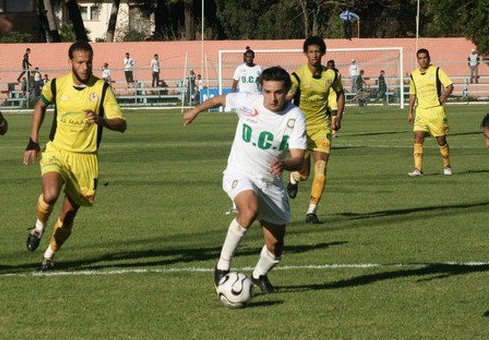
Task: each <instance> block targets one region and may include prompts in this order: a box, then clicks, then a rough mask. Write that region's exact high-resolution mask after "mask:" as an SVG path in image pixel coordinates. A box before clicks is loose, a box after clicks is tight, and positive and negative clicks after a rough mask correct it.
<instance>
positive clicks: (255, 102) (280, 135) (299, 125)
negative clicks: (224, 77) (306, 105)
mask: <svg viewBox="0 0 489 340" xmlns="http://www.w3.org/2000/svg"><path fill="white" fill-rule="evenodd" d="M226 109H229V110H231V111H234V112H235V113H236V114H237V115H238V118H239V121H238V125H237V127H236V134H235V136H234V141H233V146H232V148H231V152H230V154H229V158H228V165H227V168H226V171H237V172H242V173H244V174H246V175H249V176H252V177H256V178H262V179H265V180H270V181H273V180H274V179H275V177H274V176H273V175H272V174H270V163H271V161H272V160H273V159H274V158H276V157H278V158H285V157H286V155H287V152H288V149H303V150H305V149H306V146H307V145H306V134H305V121H304V115H303V114H302V112H301V110H300V109H299V108H297V107H296V106H295V105H293V104H291V103H287V104H286V107H285V108H284V109H283V110H282V111H280V112H273V111H270V110H268V109H266V108H265V107H264V106H263V95H261V94H258V95H257V94H248V93H240V92H238V93H230V94H228V95H227V96H226Z"/></svg>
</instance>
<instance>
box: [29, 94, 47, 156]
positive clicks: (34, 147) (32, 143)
mask: <svg viewBox="0 0 489 340" xmlns="http://www.w3.org/2000/svg"><path fill="white" fill-rule="evenodd" d="M47 107H48V104H46V103H45V102H44V101H43V99H42V98H41V99H39V100H38V101H37V104H36V107H35V108H34V113H33V114H32V121H31V134H30V136H29V142H28V143H27V147H26V149H25V152H24V165H28V164H29V163H30V162H31V163H34V162H35V161H36V158H37V156H38V155H39V153H40V152H41V148H40V147H39V130H40V129H41V125H42V122H43V121H44V117H45V115H46V109H47Z"/></svg>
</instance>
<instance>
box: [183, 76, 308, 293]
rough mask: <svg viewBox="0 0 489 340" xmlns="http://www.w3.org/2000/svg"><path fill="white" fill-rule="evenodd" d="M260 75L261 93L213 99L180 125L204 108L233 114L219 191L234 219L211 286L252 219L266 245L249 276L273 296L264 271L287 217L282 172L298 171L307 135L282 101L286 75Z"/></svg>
mask: <svg viewBox="0 0 489 340" xmlns="http://www.w3.org/2000/svg"><path fill="white" fill-rule="evenodd" d="M261 75H262V77H261V78H260V80H259V81H260V84H261V88H262V90H263V94H259V93H257V94H249V93H243V92H239V93H229V94H227V95H221V96H216V97H212V98H210V99H208V100H206V101H205V102H203V103H202V104H200V105H198V106H197V107H196V108H194V109H192V110H189V111H187V112H186V113H185V115H184V124H185V125H189V124H190V123H192V121H193V120H194V119H195V118H196V117H197V116H198V115H199V114H200V113H201V112H203V111H205V110H208V109H211V108H214V107H218V106H223V105H225V106H226V109H227V110H231V111H234V112H236V114H237V115H238V125H237V127H236V133H235V136H234V141H233V146H232V147H231V152H230V154H229V158H228V164H227V167H226V170H225V171H224V177H223V189H224V191H226V193H227V194H228V196H229V198H230V199H231V200H233V201H234V202H236V205H237V206H238V215H237V216H236V218H234V219H233V220H232V221H231V223H230V225H229V227H228V232H227V235H226V238H225V240H224V243H223V246H222V248H221V254H220V257H219V260H218V262H217V265H216V268H215V272H214V284H215V286H216V287H217V285H218V284H219V282H220V280H221V279H222V278H223V277H224V276H225V275H226V274H227V273H229V271H230V269H231V260H232V257H233V255H234V252H235V251H236V249H237V248H238V246H239V244H240V243H241V240H242V239H243V238H244V237H245V235H246V232H247V230H248V229H249V228H250V227H251V225H252V224H253V222H254V221H255V220H257V221H259V222H260V225H261V227H262V234H263V239H264V243H265V245H264V246H263V247H262V250H261V253H260V258H259V260H258V263H257V264H256V266H255V268H254V269H253V272H252V274H251V277H252V280H253V283H254V284H255V285H257V286H258V287H260V289H261V290H262V291H263V292H264V293H273V292H274V291H275V288H274V287H273V285H272V284H271V283H270V280H269V279H268V273H269V272H270V271H271V270H272V269H273V268H274V267H275V266H276V265H277V264H278V263H279V262H280V259H281V255H282V250H283V246H284V237H285V226H286V224H287V223H289V222H290V215H291V214H290V206H289V202H288V199H287V195H286V193H285V188H284V183H283V181H282V172H283V171H284V170H288V171H292V170H297V169H300V168H301V167H302V164H303V163H304V151H305V149H306V136H305V126H304V125H305V122H304V115H303V113H302V112H301V110H299V109H298V108H297V107H295V106H294V105H292V104H291V103H289V102H288V101H287V100H286V95H287V92H288V90H289V89H290V84H291V80H290V76H289V74H288V73H287V71H285V70H284V69H283V68H281V67H271V68H268V69H265V70H264V71H263V73H262V74H261Z"/></svg>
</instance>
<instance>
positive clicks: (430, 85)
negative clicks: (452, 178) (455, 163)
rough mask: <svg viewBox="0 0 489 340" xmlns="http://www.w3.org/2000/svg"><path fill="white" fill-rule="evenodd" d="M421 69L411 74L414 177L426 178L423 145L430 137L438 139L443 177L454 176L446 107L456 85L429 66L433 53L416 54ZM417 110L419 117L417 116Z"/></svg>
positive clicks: (409, 118) (439, 70)
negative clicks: (448, 138) (445, 104)
mask: <svg viewBox="0 0 489 340" xmlns="http://www.w3.org/2000/svg"><path fill="white" fill-rule="evenodd" d="M416 58H417V60H418V66H419V67H418V68H417V69H415V70H414V71H413V72H411V82H410V87H409V114H408V122H409V123H411V124H414V170H413V171H411V172H410V173H408V175H409V176H411V177H416V176H422V175H423V143H424V139H425V137H426V136H428V135H432V136H433V137H435V138H436V141H437V142H438V145H439V147H440V153H441V156H442V158H443V174H445V175H448V176H449V175H452V168H451V165H450V150H449V148H448V143H447V139H446V134H447V132H448V121H447V117H446V115H445V110H444V108H443V103H445V101H446V100H447V98H448V96H449V95H450V94H451V93H452V91H453V82H452V81H451V80H450V78H448V76H447V75H446V73H445V72H444V71H443V70H442V69H441V68H439V67H435V66H433V65H432V64H431V63H430V62H431V59H430V53H429V51H428V50H427V49H425V48H422V49H419V50H418V51H417V52H416ZM415 107H416V115H415V114H414V111H415Z"/></svg>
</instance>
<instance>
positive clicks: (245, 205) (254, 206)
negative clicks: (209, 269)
mask: <svg viewBox="0 0 489 340" xmlns="http://www.w3.org/2000/svg"><path fill="white" fill-rule="evenodd" d="M230 177H231V178H229V177H227V176H225V178H224V180H223V187H224V188H225V190H226V192H227V193H228V195H229V196H230V197H231V198H232V199H233V201H234V202H235V203H236V206H237V210H238V215H237V216H236V218H235V219H233V220H232V221H231V223H230V224H229V227H228V231H227V234H226V238H225V239H224V243H223V245H222V249H221V254H220V257H219V260H218V262H217V265H216V269H215V272H214V283H215V285H216V286H217V285H218V284H219V281H221V278H222V277H223V276H224V275H226V274H227V273H229V270H230V268H231V260H232V257H233V255H234V252H235V251H236V249H237V248H238V246H239V244H240V243H241V240H242V239H243V238H244V237H245V235H246V231H247V230H248V228H249V227H250V226H251V225H252V224H253V221H254V220H255V219H256V216H257V214H258V197H257V196H256V194H255V192H254V191H253V190H251V188H252V186H251V184H250V183H249V182H247V181H246V180H245V179H244V178H240V179H233V178H232V176H230ZM230 181H232V182H234V181H236V183H237V184H236V185H234V188H233V184H230V183H229V182H230ZM236 192H237V194H236V195H235V193H236Z"/></svg>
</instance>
